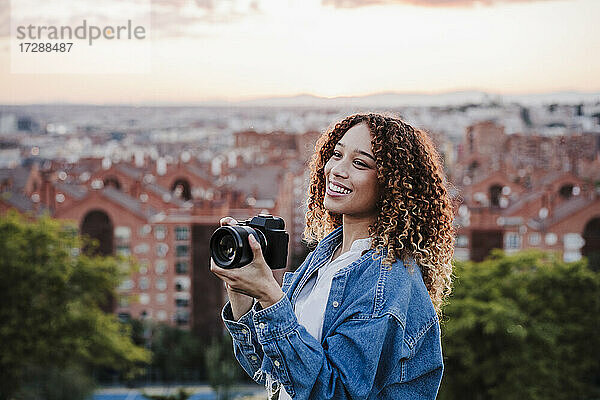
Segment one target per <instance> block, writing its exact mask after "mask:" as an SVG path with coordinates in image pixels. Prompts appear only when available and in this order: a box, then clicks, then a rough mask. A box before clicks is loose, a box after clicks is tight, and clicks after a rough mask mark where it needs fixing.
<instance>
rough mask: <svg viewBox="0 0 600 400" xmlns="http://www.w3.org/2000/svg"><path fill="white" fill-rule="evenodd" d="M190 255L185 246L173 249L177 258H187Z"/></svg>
mask: <svg viewBox="0 0 600 400" xmlns="http://www.w3.org/2000/svg"><path fill="white" fill-rule="evenodd" d="M189 254H190V246H188V245H187V244H178V245H177V246H176V247H175V255H176V256H177V257H188V256H189Z"/></svg>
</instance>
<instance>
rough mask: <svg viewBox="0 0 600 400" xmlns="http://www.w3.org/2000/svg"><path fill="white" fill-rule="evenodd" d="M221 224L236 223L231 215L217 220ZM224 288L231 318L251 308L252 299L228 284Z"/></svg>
mask: <svg viewBox="0 0 600 400" xmlns="http://www.w3.org/2000/svg"><path fill="white" fill-rule="evenodd" d="M219 224H220V225H221V226H224V225H237V221H236V220H235V218H232V217H224V218H221V220H220V221H219ZM210 263H211V265H212V264H214V261H213V259H212V258H211V260H210ZM225 288H226V289H227V296H228V297H229V302H230V303H231V311H232V312H233V319H234V320H236V321H237V320H239V319H240V318H241V317H242V316H243V315H244V314H246V313H247V312H248V311H250V309H251V308H252V305H253V304H254V299H253V298H252V297H250V296H248V295H245V294H242V293H239V292H235V291H233V290H232V289H231V288H230V287H229V284H227V283H225Z"/></svg>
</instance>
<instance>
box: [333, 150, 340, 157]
mask: <svg viewBox="0 0 600 400" xmlns="http://www.w3.org/2000/svg"><path fill="white" fill-rule="evenodd" d="M333 156H334V157H336V158H340V157H341V156H342V153H340V152H339V151H334V152H333Z"/></svg>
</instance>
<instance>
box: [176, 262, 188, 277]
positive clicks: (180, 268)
mask: <svg viewBox="0 0 600 400" xmlns="http://www.w3.org/2000/svg"><path fill="white" fill-rule="evenodd" d="M175 272H176V273H178V274H187V273H188V262H187V261H177V262H176V263H175Z"/></svg>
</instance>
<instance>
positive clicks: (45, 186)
mask: <svg viewBox="0 0 600 400" xmlns="http://www.w3.org/2000/svg"><path fill="white" fill-rule="evenodd" d="M246 135H248V136H249V139H248V138H245V136H246ZM257 135H259V134H256V133H254V132H249V133H243V134H240V135H237V137H238V140H240V141H241V142H244V143H246V142H247V143H248V144H249V145H250V147H249V148H248V149H246V150H244V151H246V152H248V151H250V152H255V153H260V154H262V155H263V157H262V158H260V160H259V161H260V162H257V157H253V156H252V154H251V155H250V156H249V155H248V154H241V155H242V156H244V157H237V158H234V162H228V161H227V158H226V157H225V158H224V162H223V163H222V164H221V165H219V168H218V169H217V170H216V171H215V170H213V167H214V164H208V165H205V164H202V163H200V162H198V161H196V160H192V159H188V161H187V162H183V161H177V162H173V163H168V162H166V161H165V159H163V158H159V159H157V160H151V159H149V158H144V159H143V160H130V161H122V162H117V163H113V162H112V161H111V160H110V159H93V158H88V159H83V160H80V162H77V163H76V164H70V163H68V162H64V161H58V160H56V161H52V162H50V163H49V165H45V168H44V170H43V171H41V170H40V168H38V166H37V165H35V164H34V165H32V166H31V167H27V168H26V167H20V168H18V169H11V170H9V169H3V170H0V185H1V192H2V193H1V196H0V212H4V211H6V210H7V209H11V208H13V209H17V210H19V211H21V212H24V213H32V212H33V213H36V212H37V213H41V212H44V211H47V212H49V213H50V215H52V216H53V217H55V218H59V219H65V220H72V221H75V222H76V223H77V225H78V226H79V229H80V232H81V233H83V234H85V235H88V236H90V237H92V238H95V239H97V240H98V249H97V251H98V252H100V253H102V254H107V255H109V254H116V255H121V256H126V257H129V256H131V257H133V258H134V259H135V260H136V261H137V264H138V266H139V268H138V269H137V270H136V271H133V272H132V273H131V275H130V276H129V278H128V279H126V280H125V281H124V282H122V284H121V285H120V287H119V288H118V289H117V297H116V299H114V300H115V301H114V304H113V310H114V312H115V313H116V314H117V315H119V317H121V318H123V319H127V318H142V319H144V318H148V319H152V320H154V321H159V322H164V323H169V324H172V325H176V326H179V327H182V328H184V329H192V330H194V331H195V332H196V333H198V334H199V335H201V336H206V337H208V336H212V335H215V334H218V333H219V332H221V330H222V323H221V322H220V315H219V314H220V313H219V311H220V308H221V307H222V305H223V303H224V301H225V292H224V287H223V285H222V282H221V281H220V280H219V279H217V278H216V277H215V276H214V275H213V274H212V273H211V272H210V270H209V259H210V254H209V249H208V243H209V239H210V236H211V234H212V232H214V230H215V229H216V228H217V227H218V221H219V219H220V218H221V217H223V216H225V215H231V216H233V217H235V218H237V219H246V218H248V217H251V216H253V215H257V214H258V213H264V212H267V213H271V214H274V215H280V216H282V217H283V218H284V220H285V221H286V224H287V227H286V228H287V230H288V232H289V233H290V237H291V239H292V240H291V241H290V248H289V250H288V254H289V259H290V260H291V259H292V258H293V255H294V251H302V249H301V243H300V240H299V238H300V233H301V231H302V229H303V225H304V218H303V211H302V207H301V203H302V200H303V197H304V193H303V192H304V189H303V187H304V184H303V182H299V180H298V179H299V178H298V176H301V177H303V174H304V168H305V164H304V162H302V161H300V160H299V159H300V157H303V156H304V155H302V156H301V155H300V154H301V152H300V151H298V148H299V146H300V148H302V147H306V146H307V145H306V142H307V141H308V140H310V138H312V137H314V138H315V140H316V136H315V135H312V136H310V135H297V137H292V139H291V140H290V138H289V137H284V136H283V135H281V134H270V135H262V136H264V138H267V139H268V140H267V145H266V144H265V140H264V139H263V138H262V137H260V138H257ZM309 137H310V138H309ZM275 138H277V140H271V139H275ZM307 138H308V139H307ZM253 143H258V144H259V145H258V146H257V145H254V144H253ZM312 146H313V148H314V143H313V145H312ZM233 150H234V151H235V149H233ZM240 151H241V148H240ZM283 156H284V157H283ZM282 157H283V158H282ZM46 164H48V163H46ZM299 171H300V172H299ZM215 172H216V173H215ZM299 187H302V189H301V190H298V188H299ZM300 192H302V193H300ZM300 215H301V216H302V218H301V222H299V216H300ZM288 264H289V263H288ZM282 273H283V271H279V272H278V273H277V274H276V276H277V277H280V276H281V275H282Z"/></svg>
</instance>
